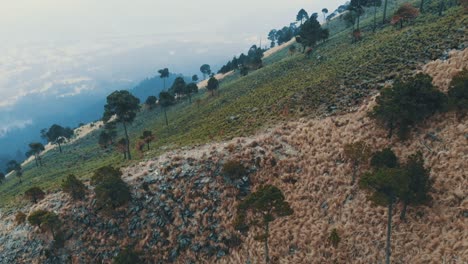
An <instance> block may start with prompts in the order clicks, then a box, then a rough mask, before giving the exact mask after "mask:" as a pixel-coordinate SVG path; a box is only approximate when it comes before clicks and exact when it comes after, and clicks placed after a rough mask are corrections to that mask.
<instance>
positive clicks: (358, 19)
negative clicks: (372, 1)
mask: <svg viewBox="0 0 468 264" xmlns="http://www.w3.org/2000/svg"><path fill="white" fill-rule="evenodd" d="M360 20H361V16H360V15H359V14H358V16H357V30H358V31H359V22H360Z"/></svg>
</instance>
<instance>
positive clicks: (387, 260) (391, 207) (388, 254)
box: [385, 198, 393, 264]
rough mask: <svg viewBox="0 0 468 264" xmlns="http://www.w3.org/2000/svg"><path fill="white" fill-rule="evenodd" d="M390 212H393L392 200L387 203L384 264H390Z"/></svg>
mask: <svg viewBox="0 0 468 264" xmlns="http://www.w3.org/2000/svg"><path fill="white" fill-rule="evenodd" d="M392 211H393V198H392V200H391V201H390V202H389V203H388V220H387V246H386V249H385V255H386V261H385V263H386V264H390V254H391V252H390V236H391V235H392Z"/></svg>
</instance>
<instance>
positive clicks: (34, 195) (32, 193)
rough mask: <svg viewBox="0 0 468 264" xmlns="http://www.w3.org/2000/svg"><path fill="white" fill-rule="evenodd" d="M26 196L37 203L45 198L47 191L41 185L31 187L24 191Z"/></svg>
mask: <svg viewBox="0 0 468 264" xmlns="http://www.w3.org/2000/svg"><path fill="white" fill-rule="evenodd" d="M24 196H26V198H28V199H29V200H30V201H31V202H33V203H37V201H39V200H42V199H44V196H45V193H44V191H43V190H41V188H39V187H31V188H29V189H28V190H27V191H26V192H24Z"/></svg>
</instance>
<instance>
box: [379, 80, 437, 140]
mask: <svg viewBox="0 0 468 264" xmlns="http://www.w3.org/2000/svg"><path fill="white" fill-rule="evenodd" d="M445 102H446V96H445V95H444V94H443V93H442V92H440V91H439V90H437V89H436V88H435V87H434V86H433V85H432V78H431V77H430V76H429V75H425V74H422V73H419V74H418V75H416V76H415V77H412V78H410V79H409V80H407V81H402V80H397V81H396V82H395V83H394V85H393V88H390V89H383V90H382V91H381V92H380V95H379V96H378V97H377V105H376V106H375V107H374V109H373V110H372V112H371V113H370V116H371V117H373V118H375V119H376V120H377V121H378V122H380V123H381V124H382V125H383V126H384V127H386V128H387V129H388V130H389V134H388V136H389V137H391V136H392V134H393V130H394V129H395V128H398V135H399V137H400V138H401V139H405V138H406V137H407V135H408V132H409V129H410V127H411V126H413V125H415V124H417V123H419V122H421V121H422V120H424V119H425V118H427V117H429V116H431V115H432V114H434V113H435V112H436V111H440V110H443V107H444V105H445Z"/></svg>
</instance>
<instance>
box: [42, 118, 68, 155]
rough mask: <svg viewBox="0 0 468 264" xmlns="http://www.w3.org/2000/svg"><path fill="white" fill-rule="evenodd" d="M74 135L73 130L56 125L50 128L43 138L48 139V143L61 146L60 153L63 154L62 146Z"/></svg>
mask: <svg viewBox="0 0 468 264" xmlns="http://www.w3.org/2000/svg"><path fill="white" fill-rule="evenodd" d="M73 134H74V131H73V129H71V128H69V127H62V126H60V125H57V124H54V125H52V126H51V127H50V128H49V130H47V132H45V133H44V134H43V136H44V137H45V138H46V139H47V141H48V142H50V143H52V144H57V145H58V146H59V151H60V153H62V146H61V144H63V143H65V141H66V140H67V139H70V138H71V137H72V136H73Z"/></svg>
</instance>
